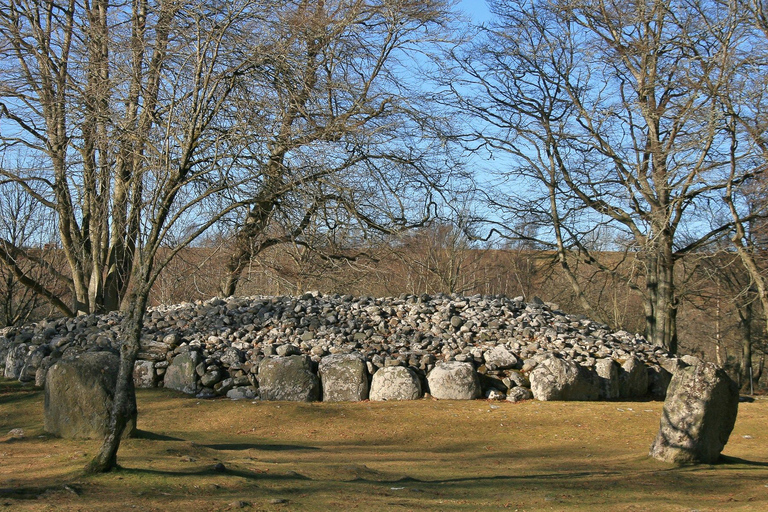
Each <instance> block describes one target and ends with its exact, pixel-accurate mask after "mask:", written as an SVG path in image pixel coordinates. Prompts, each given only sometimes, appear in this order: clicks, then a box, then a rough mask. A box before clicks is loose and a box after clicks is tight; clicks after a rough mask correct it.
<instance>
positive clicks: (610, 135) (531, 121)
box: [452, 0, 746, 352]
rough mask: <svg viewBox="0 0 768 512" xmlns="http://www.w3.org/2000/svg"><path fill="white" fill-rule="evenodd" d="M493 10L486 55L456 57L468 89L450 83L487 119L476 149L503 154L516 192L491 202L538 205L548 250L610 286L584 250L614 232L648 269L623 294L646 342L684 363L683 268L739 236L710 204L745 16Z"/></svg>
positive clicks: (508, 207)
mask: <svg viewBox="0 0 768 512" xmlns="http://www.w3.org/2000/svg"><path fill="white" fill-rule="evenodd" d="M491 9H492V12H493V13H494V15H495V19H494V21H493V22H492V23H491V24H490V26H488V27H486V28H483V29H482V30H481V34H480V36H481V37H480V38H479V39H478V41H479V42H478V43H477V44H476V45H475V46H474V48H472V49H471V50H470V51H468V52H466V53H460V52H456V54H455V60H456V62H457V63H458V64H459V68H460V71H461V72H462V73H464V74H466V76H468V77H470V78H468V79H467V80H466V81H463V82H462V81H460V80H459V81H454V82H453V86H452V88H453V91H454V96H455V97H458V98H460V100H461V101H460V106H461V107H462V108H464V109H466V110H468V111H469V112H471V113H472V114H473V115H474V116H475V121H474V125H473V127H472V129H469V130H467V131H466V133H465V135H464V136H463V137H462V138H463V140H464V142H465V144H466V145H467V146H468V147H470V148H471V147H472V145H473V144H474V146H475V147H476V148H479V147H484V148H486V149H488V150H490V151H497V152H501V153H502V154H504V155H506V156H505V157H504V158H503V159H501V160H500V162H499V164H497V165H498V166H499V167H503V168H504V169H503V170H502V171H501V173H500V176H499V179H500V180H501V181H503V182H505V184H507V186H506V187H505V188H501V187H502V185H504V184H503V183H501V184H494V186H495V188H494V192H493V193H492V194H493V196H492V197H491V199H493V200H492V201H491V205H493V206H494V207H496V208H498V209H499V212H500V216H501V218H508V217H509V216H514V215H516V214H518V213H519V212H520V211H522V210H524V209H525V207H530V206H532V207H533V212H534V215H538V216H539V217H540V222H541V224H542V225H546V226H548V229H546V230H545V231H544V232H543V233H542V236H541V237H540V238H539V240H540V241H541V242H545V243H548V244H550V245H551V246H553V248H555V249H556V250H557V251H558V252H559V253H560V254H561V255H566V254H574V255H575V256H576V257H578V258H579V259H580V260H582V261H584V262H586V263H589V264H591V265H595V266H597V267H599V268H601V269H602V270H604V271H605V272H609V273H610V272H613V271H614V270H613V269H611V268H610V265H607V264H606V263H604V262H601V261H600V258H599V256H600V254H598V253H596V252H594V251H590V250H589V247H588V244H587V241H588V240H589V238H590V237H589V234H590V233H593V232H594V230H595V229H596V227H602V228H601V229H602V230H603V231H602V232H603V233H606V234H608V236H609V237H610V238H611V239H612V240H615V241H616V242H617V244H616V247H615V249H619V250H628V251H629V252H630V253H631V254H634V255H636V257H637V261H638V263H640V264H641V267H640V270H641V272H642V278H643V279H642V282H641V284H637V283H636V282H633V281H632V280H630V279H625V280H624V282H625V283H627V284H629V285H630V286H635V287H636V289H637V291H638V292H639V293H642V295H643V297H644V307H645V319H646V321H645V331H646V336H647V337H648V338H649V339H650V340H651V341H652V342H653V343H655V344H657V345H660V346H663V347H665V348H667V349H669V350H670V351H672V352H675V351H676V350H677V329H676V313H677V306H678V303H679V296H678V294H677V290H676V279H675V266H676V262H677V261H678V260H679V259H680V258H681V257H682V256H683V255H685V254H687V253H690V252H692V251H695V250H698V249H701V248H702V247H704V246H706V244H707V243H709V242H710V241H712V240H713V239H715V238H716V237H718V236H720V235H722V234H723V233H725V232H726V231H727V230H728V229H729V228H730V223H729V222H728V220H727V219H725V220H723V219H724V217H723V216H722V215H720V214H718V215H711V211H710V210H707V207H708V206H710V205H713V204H714V205H716V204H718V203H719V199H720V196H721V195H722V194H723V193H724V192H725V190H726V187H727V183H728V175H729V166H728V164H727V160H726V159H725V158H724V156H725V155H724V151H723V149H724V147H727V140H728V135H727V130H726V129H725V123H724V121H723V117H722V116H721V115H719V112H718V110H719V100H720V95H721V92H722V90H723V88H724V86H725V84H727V83H728V80H730V78H731V69H730V67H729V66H728V65H723V60H724V59H726V56H727V55H729V54H730V52H731V51H732V49H733V47H734V46H738V44H739V43H738V42H739V41H740V40H741V39H740V38H741V37H742V35H741V31H742V30H743V19H742V18H741V17H740V16H739V13H738V9H736V8H734V6H732V5H729V4H724V3H723V4H719V3H717V2H715V1H712V2H709V1H705V2H692V3H691V2H677V1H674V0H650V1H647V2H635V3H632V4H628V5H623V4H622V5H618V4H615V3H610V2H606V1H603V0H556V1H554V2H540V1H538V0H530V1H527V2H523V3H517V2H508V1H505V0H498V1H494V2H492V3H491ZM458 78H459V79H460V76H459V77H458ZM745 157H746V156H745V155H740V158H745ZM509 185H511V186H509ZM505 191H506V195H504V194H503V192H505ZM721 220H722V222H721ZM501 224H502V226H501V229H500V230H501V231H503V232H507V233H509V231H508V229H507V228H508V226H505V225H503V224H504V223H503V222H502V223H501ZM621 241H627V242H628V245H624V244H621V243H620V242H621ZM561 257H562V256H561ZM564 269H565V270H566V271H567V268H566V267H564ZM577 293H578V291H577Z"/></svg>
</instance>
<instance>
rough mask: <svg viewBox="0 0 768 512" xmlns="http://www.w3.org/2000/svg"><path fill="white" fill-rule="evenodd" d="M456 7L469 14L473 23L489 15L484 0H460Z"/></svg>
mask: <svg viewBox="0 0 768 512" xmlns="http://www.w3.org/2000/svg"><path fill="white" fill-rule="evenodd" d="M458 7H459V9H461V10H462V11H464V12H465V13H467V14H468V15H470V16H471V17H472V21H474V22H475V23H481V22H483V21H487V20H488V19H489V18H490V16H491V13H490V12H488V5H487V4H486V3H485V0H461V1H460V2H459V5H458Z"/></svg>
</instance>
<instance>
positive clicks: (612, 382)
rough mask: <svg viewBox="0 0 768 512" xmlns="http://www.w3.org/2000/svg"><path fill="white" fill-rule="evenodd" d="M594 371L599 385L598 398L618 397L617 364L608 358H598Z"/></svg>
mask: <svg viewBox="0 0 768 512" xmlns="http://www.w3.org/2000/svg"><path fill="white" fill-rule="evenodd" d="M595 373H596V374H597V380H598V384H599V385H600V398H601V399H607V400H611V399H614V398H619V365H618V364H617V363H616V361H614V360H613V359H610V358H605V359H598V360H597V362H596V363H595Z"/></svg>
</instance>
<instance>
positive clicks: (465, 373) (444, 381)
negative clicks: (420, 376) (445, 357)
mask: <svg viewBox="0 0 768 512" xmlns="http://www.w3.org/2000/svg"><path fill="white" fill-rule="evenodd" d="M427 382H428V383H429V393H430V394H431V395H432V396H433V397H435V398H438V399H440V400H474V399H475V398H478V397H479V396H480V393H481V392H482V390H481V389H480V379H479V378H478V376H477V372H476V371H475V368H474V366H472V363H460V362H458V361H447V362H439V363H437V364H436V365H435V368H434V369H433V370H432V371H431V372H429V375H427Z"/></svg>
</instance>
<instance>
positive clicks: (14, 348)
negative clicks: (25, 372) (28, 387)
mask: <svg viewBox="0 0 768 512" xmlns="http://www.w3.org/2000/svg"><path fill="white" fill-rule="evenodd" d="M28 352H29V348H28V346H27V344H26V343H20V344H18V345H11V346H10V347H9V348H8V354H7V355H6V356H5V372H4V373H5V378H7V379H18V378H19V376H20V375H21V370H22V368H24V362H25V359H26V357H27V353H28Z"/></svg>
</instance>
